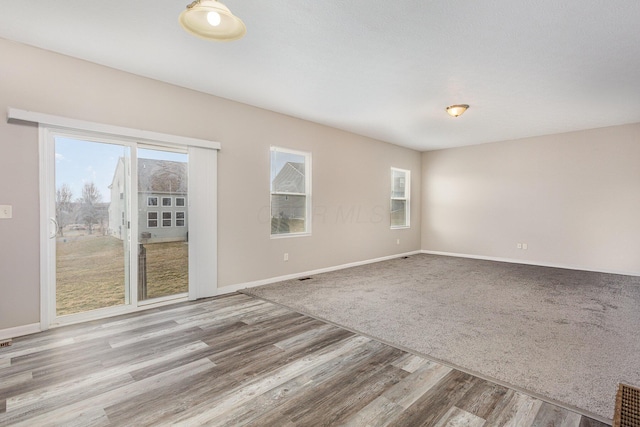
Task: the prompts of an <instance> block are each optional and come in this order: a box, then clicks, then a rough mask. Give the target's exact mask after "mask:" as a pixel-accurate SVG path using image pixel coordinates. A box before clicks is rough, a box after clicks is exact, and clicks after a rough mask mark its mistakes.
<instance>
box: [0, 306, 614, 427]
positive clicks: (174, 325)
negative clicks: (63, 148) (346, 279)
mask: <svg viewBox="0 0 640 427" xmlns="http://www.w3.org/2000/svg"><path fill="white" fill-rule="evenodd" d="M6 425H18V426H30V427H31V426H43V425H56V426H59V425H65V426H66V425H77V426H109V425H116V426H121V425H122V426H144V425H154V426H155V425H216V426H219V425H220V426H221V425H228V426H240V425H250V426H323V425H324V426H332V425H348V426H369V425H371V426H382V425H394V426H422V425H425V426H437V427H444V426H469V427H476V426H478V427H479V426H516V427H527V426H564V427H589V426H591V427H601V426H604V425H605V424H602V423H600V422H598V421H595V420H592V419H590V418H587V417H584V416H581V415H579V414H577V413H574V412H570V411H568V410H566V409H563V408H560V407H558V406H554V405H551V404H549V403H546V402H543V401H541V400H538V399H535V398H533V397H530V396H527V395H525V394H522V393H519V392H516V391H514V390H511V389H508V388H506V387H503V386H500V385H497V384H493V383H491V382H488V381H485V380H483V379H480V378H477V377H474V376H472V375H469V374H466V373H463V372H460V371H458V370H455V369H452V368H449V367H446V366H443V365H441V364H438V363H435V362H432V361H429V360H427V359H424V358H422V357H419V356H416V355H412V354H409V353H407V352H404V351H402V350H398V349H396V348H393V347H390V346H388V345H385V344H382V343H380V342H377V341H375V340H372V339H370V338H366V337H363V336H360V335H357V334H355V333H352V332H349V331H347V330H344V329H341V328H339V327H337V326H333V325H329V324H327V323H324V322H322V321H319V320H316V319H313V318H310V317H307V316H304V315H301V314H298V313H295V312H293V311H291V310H289V309H286V308H283V307H280V306H277V305H274V304H272V303H269V302H266V301H262V300H259V299H255V298H252V297H249V296H246V295H241V294H232V295H229V296H223V297H217V298H213V299H207V300H204V301H198V302H194V303H183V304H177V305H173V306H167V307H163V308H160V309H153V310H150V311H146V312H143V313H136V314H133V315H127V316H121V317H116V318H110V319H105V320H101V321H96V322H89V323H84V324H79V325H73V326H67V327H62V328H57V329H52V330H50V331H47V332H43V333H39V334H35V335H31V336H27V337H22V338H18V339H16V340H14V342H13V345H12V346H11V347H6V348H2V349H0V426H6Z"/></svg>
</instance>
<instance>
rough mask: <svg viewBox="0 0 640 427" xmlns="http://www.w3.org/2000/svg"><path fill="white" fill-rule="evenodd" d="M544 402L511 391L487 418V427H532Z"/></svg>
mask: <svg viewBox="0 0 640 427" xmlns="http://www.w3.org/2000/svg"><path fill="white" fill-rule="evenodd" d="M541 405H542V401H540V400H538V399H535V398H533V397H531V396H527V395H525V394H522V393H519V392H516V391H514V390H509V391H508V392H507V393H506V394H505V398H504V399H503V400H502V401H501V402H500V403H499V404H498V405H496V407H495V408H494V410H493V411H492V412H491V414H489V416H488V417H487V425H490V426H496V427H530V426H531V425H532V424H533V420H534V419H535V416H536V414H537V413H538V410H539V409H540V406H541Z"/></svg>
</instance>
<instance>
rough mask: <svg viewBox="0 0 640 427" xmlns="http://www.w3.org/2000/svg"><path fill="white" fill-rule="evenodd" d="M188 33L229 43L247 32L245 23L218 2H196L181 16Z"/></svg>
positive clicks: (215, 0) (196, 0) (203, 0)
mask: <svg viewBox="0 0 640 427" xmlns="http://www.w3.org/2000/svg"><path fill="white" fill-rule="evenodd" d="M180 25H182V28H184V29H185V30H186V31H187V32H189V33H191V34H193V35H194V36H198V37H200V38H203V39H207V40H216V41H221V42H228V41H232V40H238V39H240V38H242V36H244V35H245V33H246V32H247V27H245V25H244V22H242V20H241V19H240V18H238V17H237V16H235V15H234V14H233V13H231V11H230V10H229V8H228V7H227V6H225V5H224V4H222V3H220V2H219V1H217V0H195V1H194V2H193V3H191V4H190V5H188V6H187V9H186V10H184V11H183V12H182V13H181V14H180Z"/></svg>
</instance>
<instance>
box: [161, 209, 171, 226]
mask: <svg viewBox="0 0 640 427" xmlns="http://www.w3.org/2000/svg"><path fill="white" fill-rule="evenodd" d="M171 214H172V212H162V226H163V227H171V218H172V215H171Z"/></svg>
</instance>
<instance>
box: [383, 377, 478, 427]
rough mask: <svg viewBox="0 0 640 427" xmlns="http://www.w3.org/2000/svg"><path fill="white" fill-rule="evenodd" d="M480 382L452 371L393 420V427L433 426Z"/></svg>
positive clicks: (391, 423)
mask: <svg viewBox="0 0 640 427" xmlns="http://www.w3.org/2000/svg"><path fill="white" fill-rule="evenodd" d="M477 381H478V379H477V378H475V377H473V376H471V375H469V374H466V373H464V372H461V371H458V370H455V369H454V370H452V371H451V372H449V373H448V374H447V375H445V376H444V377H443V378H442V379H441V380H440V381H439V382H438V383H437V384H436V385H435V386H434V387H431V388H430V389H429V390H427V391H426V392H425V393H424V394H423V395H422V396H420V398H419V399H418V400H416V401H415V402H414V403H413V404H412V405H411V406H409V407H408V408H407V409H405V410H404V411H403V412H401V413H400V414H399V415H398V416H397V417H396V418H394V419H393V420H391V422H390V423H389V424H388V425H391V426H407V425H411V426H421V425H433V424H435V423H436V422H437V421H438V420H440V418H442V417H443V416H444V415H445V414H446V413H447V411H449V409H450V408H451V407H452V406H455V404H456V403H457V402H458V400H459V399H460V398H461V397H462V396H464V394H465V393H466V392H467V390H469V389H470V388H471V387H472V386H473V385H475V383H476V382H477Z"/></svg>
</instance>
